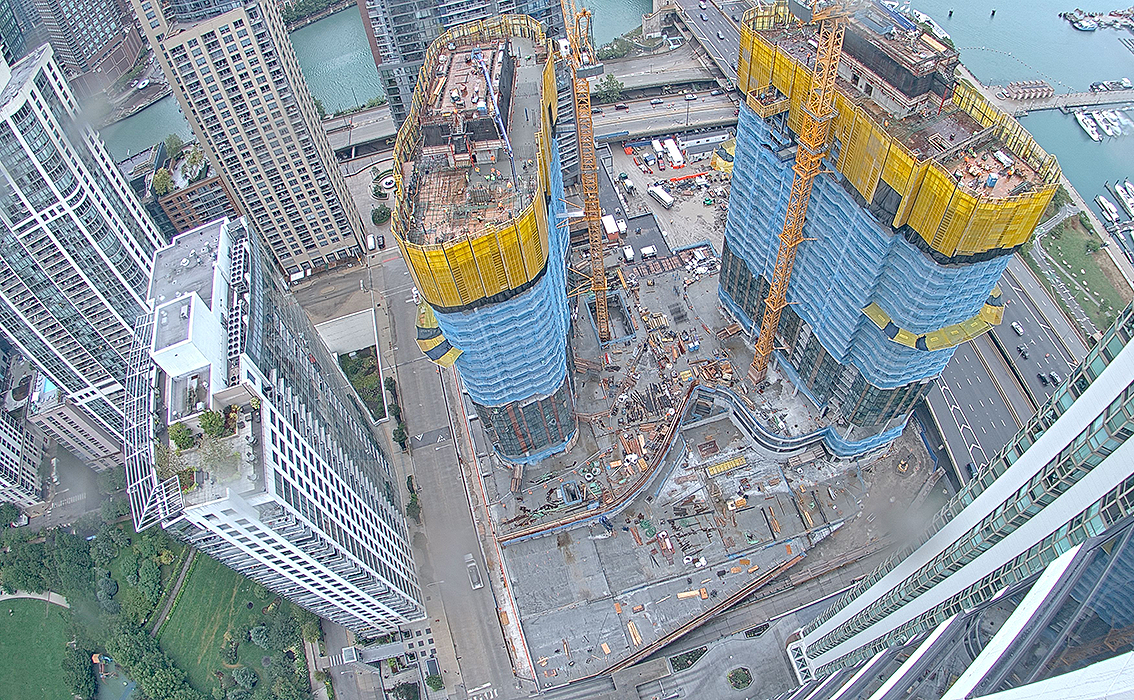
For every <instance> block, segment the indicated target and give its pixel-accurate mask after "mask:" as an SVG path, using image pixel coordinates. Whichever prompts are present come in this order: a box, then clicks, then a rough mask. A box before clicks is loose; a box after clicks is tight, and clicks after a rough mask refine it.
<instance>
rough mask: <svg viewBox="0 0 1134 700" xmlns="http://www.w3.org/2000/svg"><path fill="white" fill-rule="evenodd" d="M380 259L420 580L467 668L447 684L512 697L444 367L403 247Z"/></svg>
mask: <svg viewBox="0 0 1134 700" xmlns="http://www.w3.org/2000/svg"><path fill="white" fill-rule="evenodd" d="M373 264H374V265H376V266H381V277H382V278H383V288H384V291H383V296H384V301H383V304H385V306H386V310H387V312H388V314H389V317H390V323H391V326H392V327H391V337H392V338H393V339H394V342H393V344H394V347H393V349H392V354H393V357H394V361H395V363H396V368H395V370H396V376H397V381H398V389H399V391H398V393H399V396H400V397H401V406H402V412H403V416H404V417H405V421H406V427H407V432H408V433H409V434H410V440H411V445H412V447H411V450H412V458H413V460H412V464H413V474H414V481H415V483H416V485H417V489H418V493H419V497H420V500H421V504H422V521H423V524H424V527H423V528H421V529H418V530H417V531H416V532H415V533H414V535H413V546H414V559H415V561H416V563H417V572H418V578H419V580H420V582H421V586H422V590H423V591H424V593H425V595H426V608H427V610H429V612H430V617H431V618H433V619H432V623H433V626H434V631H435V632H436V631H437V629H436V628H437V627H438V626H439V624H441V623H440V622H439V617H438V614H437V612H436V610H437V606H436V602H435V600H434V599H436V598H438V597H440V602H441V603H442V606H443V607H442V610H443V612H442V613H441V614H443V615H444V622H446V623H447V626H448V630H449V632H450V634H451V637H452V639H453V642H454V648H455V651H456V655H457V656H456V658H457V663H458V665H459V667H460V675H461V683H460V684H459V685H457V684H454V683H452V682H451V681H452V676H451V675H449V676H447V678H446V681H447V685H448V690H449V692H451V693H452V692H454V691H456V692H455V694H456V696H457V697H462V698H463V697H466V696H467V695H468V694H469V693H468V691H467V690H466V689H470V688H476V689H478V690H477V691H476V694H477V696H478V697H479V696H480V695H481V694H483V693H485V692H486V691H488V690H490V689H492V688H496V689H498V690H499V691H500V692H501V694H503V695H506V696H508V697H512V696H514V695H516V693H517V687H516V681H515V679H514V677H513V673H512V663H511V660H510V659H509V657H508V652H507V649H506V648H505V646H504V638H503V634H502V633H501V630H500V622H499V620H498V618H497V612H496V602H495V600H494V599H493V595H492V587H491V586H489V585H485V586H484V587H483V588H480V589H478V590H473V589H472V586H471V584H470V582H469V574H468V571H467V569H466V565H465V561H464V558H465V555H466V554H472V555H473V557H474V559H475V560H476V562H477V565H478V566H479V568H480V574H481V577H482V579H484V580H487V577H488V574H487V571H486V570H485V564H484V558H483V556H482V554H481V549H480V542H479V540H478V538H477V532H476V528H475V526H474V524H473V521H472V516H471V514H470V512H469V502H468V497H467V496H466V492H465V486H464V483H463V481H462V478H461V471H460V468H459V466H458V464H457V459H458V457H457V452H456V448H455V445H454V441H453V440H452V439H451V436H452V435H453V433H452V425H451V424H450V414H449V410H448V407H447V402H446V399H445V394H444V392H443V390H442V382H441V373H440V371H439V369H438V367H437V366H436V365H434V364H432V363H431V362H429V360H427V359H426V358H425V356H424V355H423V354H422V352H421V350H420V349H419V348H418V347H417V343H416V342H415V341H414V335H415V331H414V322H415V320H416V311H417V307H416V306H415V305H414V304H413V298H412V291H411V290H412V287H413V283H412V281H411V278H410V276H409V272H408V270H407V268H406V265H405V263H404V262H403V261H402V258H401V256H400V255H399V254H398V251H397V250H387V251H385V254H384V255H378V256H374V262H373ZM376 272H377V270H376ZM383 352H386V353H387V357H389V355H390V352H391V349H390V348H388V347H386V348H383ZM453 420H459V416H453ZM442 663H443V665H444V661H443V660H442ZM454 686H456V687H454ZM451 697H452V696H451Z"/></svg>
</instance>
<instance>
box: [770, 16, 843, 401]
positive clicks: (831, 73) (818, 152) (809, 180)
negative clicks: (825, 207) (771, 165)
mask: <svg viewBox="0 0 1134 700" xmlns="http://www.w3.org/2000/svg"><path fill="white" fill-rule="evenodd" d="M849 14H850V8H849V7H848V3H842V2H824V1H823V0H816V1H815V4H814V5H813V6H812V8H811V21H812V22H818V24H819V35H818V37H817V39H818V42H819V43H818V48H817V49H816V51H815V69H814V70H813V71H812V74H811V88H810V90H809V92H808V95H807V104H806V105H804V107H803V114H802V115H801V117H802V119H801V120H800V128H799V148H798V150H797V151H796V156H795V166H794V167H793V168H792V169H793V170H794V171H795V178H794V179H793V181H792V184H791V197H790V198H789V199H788V206H787V215H786V216H785V217H784V228H783V230H782V231H781V232H780V247H779V250H778V251H777V253H776V270H775V273H774V274H773V275H772V284H771V288H770V289H769V290H768V297H767V298H766V299H765V300H764V318H763V320H762V321H761V323H760V337H759V338H758V339H757V340H756V356H755V357H753V358H752V367H750V368H749V370H748V378H749V379H750V380H751V381H752V383H753V384H758V383H760V382H762V381H764V378H765V377H767V376H768V362H769V360H770V359H771V357H772V349H773V346H774V342H775V337H776V331H777V330H778V329H779V326H780V314H781V313H782V312H783V310H784V307H785V306H787V288H788V282H790V281H791V269H792V266H793V265H794V264H795V250H796V248H798V247H799V244H800V243H801V242H802V241H803V222H804V220H805V219H806V218H807V205H808V204H809V203H810V201H811V186H812V185H813V184H814V183H815V176H816V175H818V174H819V171H820V170H821V169H822V166H823V158H824V157H825V156H826V155H827V149H828V147H829V138H830V133H831V121H832V120H833V118H834V116H835V111H834V108H833V107H832V104H831V102H832V99H833V97H834V92H835V76H836V75H837V74H838V69H839V59H840V58H841V56H842V53H843V33H844V32H845V30H846V18H847V16H848V15H849Z"/></svg>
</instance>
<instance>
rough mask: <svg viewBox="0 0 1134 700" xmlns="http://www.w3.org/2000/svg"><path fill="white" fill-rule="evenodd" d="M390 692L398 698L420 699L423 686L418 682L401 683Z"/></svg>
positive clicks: (400, 699) (399, 699) (402, 699)
mask: <svg viewBox="0 0 1134 700" xmlns="http://www.w3.org/2000/svg"><path fill="white" fill-rule="evenodd" d="M390 692H391V693H393V694H394V697H395V698H397V699H398V700H418V698H420V697H421V688H419V687H418V685H417V683H399V684H397V685H395V686H394V688H393V690H391V691H390Z"/></svg>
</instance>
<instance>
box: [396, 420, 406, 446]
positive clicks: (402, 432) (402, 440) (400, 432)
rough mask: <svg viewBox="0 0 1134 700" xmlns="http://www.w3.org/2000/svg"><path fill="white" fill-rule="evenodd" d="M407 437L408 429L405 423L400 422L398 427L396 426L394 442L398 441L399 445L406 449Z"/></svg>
mask: <svg viewBox="0 0 1134 700" xmlns="http://www.w3.org/2000/svg"><path fill="white" fill-rule="evenodd" d="M406 437H407V435H406V429H405V427H404V425H403V424H398V427H396V428H394V432H393V438H394V442H396V443H398V445H399V446H400V447H401V448H402V449H403V450H404V449H406Z"/></svg>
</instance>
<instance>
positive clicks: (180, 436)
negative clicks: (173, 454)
mask: <svg viewBox="0 0 1134 700" xmlns="http://www.w3.org/2000/svg"><path fill="white" fill-rule="evenodd" d="M169 439H170V441H172V442H173V444H174V445H176V446H177V449H179V450H187V449H189V448H190V447H192V446H193V431H192V430H190V429H189V428H188V427H187V426H186V425H185V424H184V423H181V422H177V423H174V424H173V425H171V426H169Z"/></svg>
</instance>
